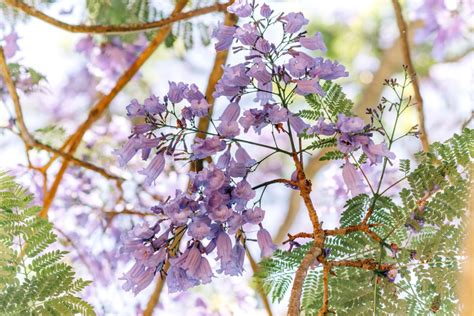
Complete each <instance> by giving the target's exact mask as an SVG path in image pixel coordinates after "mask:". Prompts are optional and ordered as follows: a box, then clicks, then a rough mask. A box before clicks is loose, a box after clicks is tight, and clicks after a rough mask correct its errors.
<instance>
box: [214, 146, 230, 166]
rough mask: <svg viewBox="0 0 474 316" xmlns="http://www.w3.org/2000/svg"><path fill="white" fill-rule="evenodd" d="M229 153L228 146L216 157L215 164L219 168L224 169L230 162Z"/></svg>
mask: <svg viewBox="0 0 474 316" xmlns="http://www.w3.org/2000/svg"><path fill="white" fill-rule="evenodd" d="M230 159H231V155H230V148H229V149H227V150H226V151H225V152H224V153H223V154H222V155H221V156H220V157H219V159H217V163H216V166H217V168H220V169H226V168H227V166H228V165H229V163H230Z"/></svg>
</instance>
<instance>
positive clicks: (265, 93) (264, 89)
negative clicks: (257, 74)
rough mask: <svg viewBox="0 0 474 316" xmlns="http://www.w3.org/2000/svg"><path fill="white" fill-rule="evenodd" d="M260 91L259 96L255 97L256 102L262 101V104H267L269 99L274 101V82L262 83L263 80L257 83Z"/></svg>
mask: <svg viewBox="0 0 474 316" xmlns="http://www.w3.org/2000/svg"><path fill="white" fill-rule="evenodd" d="M257 87H258V91H257V96H256V97H255V99H253V100H254V101H255V102H258V101H260V104H262V105H265V104H267V103H268V102H269V101H272V100H273V99H272V88H273V86H272V82H271V81H269V82H267V83H262V82H261V81H259V82H258V84H257Z"/></svg>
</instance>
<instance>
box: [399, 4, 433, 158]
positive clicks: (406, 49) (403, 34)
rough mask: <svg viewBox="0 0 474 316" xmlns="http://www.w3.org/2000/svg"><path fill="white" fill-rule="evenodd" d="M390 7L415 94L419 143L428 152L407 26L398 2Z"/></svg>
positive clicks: (421, 99)
mask: <svg viewBox="0 0 474 316" xmlns="http://www.w3.org/2000/svg"><path fill="white" fill-rule="evenodd" d="M392 5H393V9H394V10H395V16H396V18H397V25H398V30H399V32H400V39H401V43H402V53H403V60H404V62H405V64H406V65H407V67H408V75H409V76H410V79H411V81H412V85H413V90H414V92H415V100H416V107H417V109H418V121H419V122H418V124H419V128H420V141H421V145H422V146H423V150H424V151H428V149H429V146H430V144H429V141H428V134H427V133H426V128H425V114H424V111H423V98H422V96H421V93H420V85H419V84H418V78H417V76H416V72H415V67H414V66H413V62H412V59H411V53H410V44H409V41H408V34H407V24H406V22H405V20H404V18H403V14H402V8H401V6H400V2H398V0H392Z"/></svg>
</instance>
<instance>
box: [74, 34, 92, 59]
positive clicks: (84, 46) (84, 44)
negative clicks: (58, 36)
mask: <svg viewBox="0 0 474 316" xmlns="http://www.w3.org/2000/svg"><path fill="white" fill-rule="evenodd" d="M75 49H76V52H78V53H82V52H84V53H85V54H86V55H89V54H90V53H91V52H92V50H93V49H94V40H93V38H92V36H90V35H88V36H86V37H83V38H81V39H80V40H79V42H77V44H76V47H75Z"/></svg>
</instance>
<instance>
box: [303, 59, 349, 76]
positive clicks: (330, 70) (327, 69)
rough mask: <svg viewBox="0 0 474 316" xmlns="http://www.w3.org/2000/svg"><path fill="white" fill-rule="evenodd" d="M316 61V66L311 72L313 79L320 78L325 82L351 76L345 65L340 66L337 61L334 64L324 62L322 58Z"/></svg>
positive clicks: (327, 61)
mask: <svg viewBox="0 0 474 316" xmlns="http://www.w3.org/2000/svg"><path fill="white" fill-rule="evenodd" d="M314 61H315V66H314V68H313V69H312V70H311V71H310V72H309V73H310V75H311V76H312V77H313V78H314V77H318V78H319V79H323V80H335V79H337V78H341V77H347V76H349V73H348V72H347V71H346V68H345V67H344V66H343V65H340V64H339V63H338V62H337V61H335V62H332V61H330V60H324V59H323V58H322V57H317V58H315V59H314Z"/></svg>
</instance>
